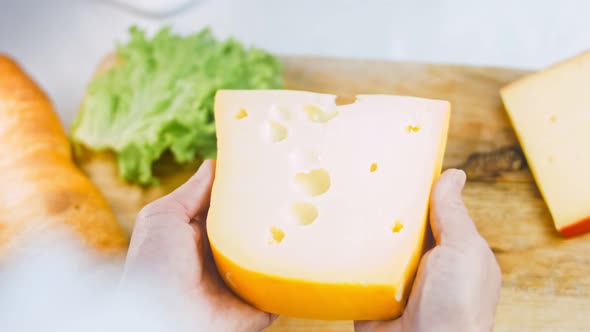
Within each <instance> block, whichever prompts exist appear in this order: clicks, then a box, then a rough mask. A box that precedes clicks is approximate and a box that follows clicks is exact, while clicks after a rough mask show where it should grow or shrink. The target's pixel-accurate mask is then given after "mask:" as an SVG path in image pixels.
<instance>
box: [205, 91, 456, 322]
mask: <svg viewBox="0 0 590 332" xmlns="http://www.w3.org/2000/svg"><path fill="white" fill-rule="evenodd" d="M337 100H338V101H340V100H341V99H338V98H336V96H333V95H328V94H317V93H311V92H305V91H288V90H258V91H236V90H225V91H219V92H218V93H217V95H216V98H215V121H216V126H217V139H218V156H217V166H216V177H215V181H214V184H213V191H212V197H211V207H210V209H209V214H208V219H207V229H208V236H209V239H210V243H211V247H212V251H213V255H214V258H215V262H216V264H217V267H218V269H219V271H220V274H221V276H222V278H223V279H224V280H225V282H226V284H227V285H228V286H229V287H230V288H231V289H233V291H234V292H235V293H236V294H238V295H239V296H240V297H241V298H242V299H244V300H245V301H246V302H248V303H251V304H252V305H254V306H255V307H257V308H260V309H262V310H265V311H268V312H271V313H277V314H281V315H286V316H291V317H300V318H310V319H324V320H336V319H338V320H340V319H343V320H351V319H358V320H363V319H391V318H395V317H398V316H399V315H400V314H401V312H402V310H403V308H404V305H405V301H406V299H407V295H408V291H409V289H410V286H411V284H412V280H413V277H414V275H415V272H416V269H417V265H418V261H419V259H420V257H421V255H422V253H423V243H424V236H425V232H426V229H427V228H426V226H427V212H428V202H429V194H430V191H431V187H432V184H433V181H434V179H435V178H436V177H437V176H438V175H439V173H440V171H441V163H442V159H443V154H444V149H445V144H446V137H447V128H448V122H449V117H450V104H449V103H448V102H446V101H439V100H428V99H421V98H414V97H402V96H390V95H359V96H356V100H355V101H354V102H353V103H349V104H346V105H337V103H336V101H337ZM339 104H340V103H339Z"/></svg>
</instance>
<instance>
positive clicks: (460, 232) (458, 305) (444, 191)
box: [356, 170, 501, 332]
mask: <svg viewBox="0 0 590 332" xmlns="http://www.w3.org/2000/svg"><path fill="white" fill-rule="evenodd" d="M464 183H465V174H464V173H463V172H461V171H456V170H449V171H446V172H445V173H444V174H443V175H442V176H441V177H440V179H439V180H438V182H437V184H436V186H435V189H434V192H433V196H432V200H431V217H430V220H431V224H432V229H433V232H434V236H435V239H436V242H437V246H436V247H435V248H434V249H432V250H431V251H430V252H428V253H427V254H426V255H424V257H423V258H422V262H421V263H420V268H419V269H418V275H417V277H416V282H415V283H414V287H413V289H412V294H411V296H410V299H409V301H408V306H407V307H406V309H405V311H404V314H403V316H402V317H401V318H400V319H398V320H396V321H391V322H357V323H356V331H357V332H370V331H371V332H372V331H383V332H402V331H413V332H422V331H438V332H445V331H449V332H450V331H453V332H454V331H473V332H479V331H481V332H484V331H485V332H487V331H491V330H492V327H493V323H494V316H495V311H496V305H497V303H498V298H499V296H500V285H501V273H500V269H499V267H498V263H497V262H496V259H495V258H494V255H493V253H492V251H491V250H490V248H489V246H488V245H487V243H486V241H485V240H484V239H483V238H482V237H481V236H480V235H479V234H478V232H477V230H476V228H475V227H474V224H473V222H472V221H471V218H470V217H469V215H468V213H467V210H466V209H465V205H464V204H463V201H462V199H461V189H462V187H463V185H464Z"/></svg>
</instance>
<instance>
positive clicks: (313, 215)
mask: <svg viewBox="0 0 590 332" xmlns="http://www.w3.org/2000/svg"><path fill="white" fill-rule="evenodd" d="M291 212H292V213H293V216H294V217H295V219H296V220H297V222H298V223H299V224H300V225H311V224H312V223H313V222H314V221H315V220H316V219H317V217H318V208H316V207H315V205H313V204H311V203H308V202H295V203H293V205H292V206H291Z"/></svg>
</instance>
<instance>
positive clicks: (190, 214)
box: [121, 161, 274, 332]
mask: <svg viewBox="0 0 590 332" xmlns="http://www.w3.org/2000/svg"><path fill="white" fill-rule="evenodd" d="M213 178H214V163H213V162H212V161H205V162H204V163H203V165H202V166H201V167H200V169H199V171H198V172H197V173H196V174H195V175H194V176H193V177H192V178H191V179H190V180H189V181H187V182H186V183H185V184H183V185H182V186H181V187H179V188H178V189H176V190H175V191H174V192H172V193H170V194H169V195H167V196H165V197H162V198H160V199H158V200H156V201H155V202H153V203H150V204H149V205H147V206H146V207H145V208H144V209H143V210H142V211H141V212H140V213H139V216H138V218H137V221H136V224H135V229H134V231H133V235H132V238H131V244H130V248H129V253H128V256H127V261H126V264H125V274H124V278H123V281H122V284H121V289H122V290H125V291H127V292H129V291H130V290H132V289H135V290H136V292H134V293H133V294H135V295H134V296H135V299H136V300H137V301H140V300H139V299H138V298H139V297H141V298H142V299H143V300H142V301H149V302H151V303H149V305H146V307H149V309H148V310H151V311H149V312H154V313H155V315H159V313H163V312H171V313H172V314H171V315H170V316H167V317H166V319H163V316H162V317H160V318H162V319H159V320H157V321H158V322H159V323H162V324H164V325H166V324H168V323H170V322H174V324H175V327H174V328H172V327H171V326H163V327H164V328H165V330H169V331H173V330H174V331H178V330H179V329H181V330H182V331H208V332H209V331H210V332H216V331H222V332H226V331H260V330H262V329H264V328H265V327H267V326H268V325H270V323H271V322H272V320H273V318H274V317H273V316H272V315H270V314H268V313H265V312H262V311H259V310H257V309H255V308H253V307H251V306H250V305H248V304H246V303H244V302H242V301H241V300H239V299H238V298H236V297H235V296H234V295H233V294H232V293H231V291H230V290H229V289H228V288H226V286H225V285H224V283H223V281H222V280H221V278H220V276H219V275H218V273H217V270H216V268H215V265H214V262H213V258H212V256H211V251H210V247H209V243H208V240H207V234H206V227H205V219H206V216H207V210H208V207H209V199H210V194H211V185H212V182H213ZM129 294H131V293H129ZM160 308H161V310H160ZM148 310H145V311H143V312H148ZM144 317H145V316H144ZM145 318H146V319H151V320H154V321H156V319H155V318H154V317H145ZM154 330H156V328H155V327H154Z"/></svg>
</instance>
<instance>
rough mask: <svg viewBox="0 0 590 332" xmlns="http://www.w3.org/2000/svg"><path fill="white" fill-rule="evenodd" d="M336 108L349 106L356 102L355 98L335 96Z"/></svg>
mask: <svg viewBox="0 0 590 332" xmlns="http://www.w3.org/2000/svg"><path fill="white" fill-rule="evenodd" d="M334 102H335V103H336V106H342V105H350V104H354V103H355V102H356V96H336V99H335V100H334Z"/></svg>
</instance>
